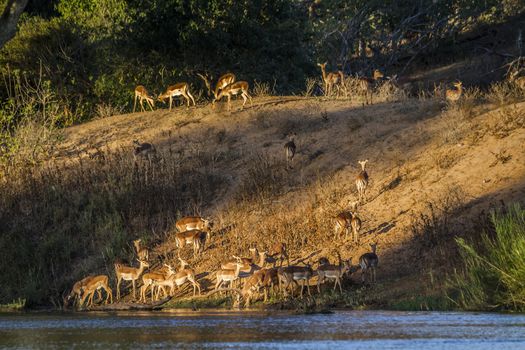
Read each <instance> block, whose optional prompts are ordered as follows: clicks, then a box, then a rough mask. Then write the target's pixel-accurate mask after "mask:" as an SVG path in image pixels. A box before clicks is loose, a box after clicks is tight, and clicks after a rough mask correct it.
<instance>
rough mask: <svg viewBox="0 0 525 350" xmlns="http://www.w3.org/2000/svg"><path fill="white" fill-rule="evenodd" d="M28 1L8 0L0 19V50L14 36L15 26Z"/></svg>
mask: <svg viewBox="0 0 525 350" xmlns="http://www.w3.org/2000/svg"><path fill="white" fill-rule="evenodd" d="M27 2H28V0H8V1H7V5H6V6H5V9H4V12H3V13H2V17H0V48H1V47H3V46H4V45H5V43H6V42H8V41H9V40H11V39H12V38H13V37H14V36H15V34H16V24H17V23H18V19H19V18H20V15H21V14H22V12H23V11H24V9H25V7H26V5H27Z"/></svg>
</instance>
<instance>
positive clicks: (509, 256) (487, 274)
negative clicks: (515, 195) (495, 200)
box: [450, 204, 525, 311]
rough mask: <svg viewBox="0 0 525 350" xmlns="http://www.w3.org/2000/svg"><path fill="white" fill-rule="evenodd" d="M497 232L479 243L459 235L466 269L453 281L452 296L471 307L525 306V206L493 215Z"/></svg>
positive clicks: (451, 283)
mask: <svg viewBox="0 0 525 350" xmlns="http://www.w3.org/2000/svg"><path fill="white" fill-rule="evenodd" d="M491 221H492V224H493V225H494V234H493V235H490V234H488V233H484V234H482V235H481V237H480V240H479V243H474V242H471V243H469V242H467V241H466V240H464V239H461V238H458V239H457V243H458V245H459V247H460V250H461V255H462V258H463V262H464V268H463V271H462V272H460V273H456V274H455V275H454V277H453V278H452V279H451V281H450V285H451V287H452V290H453V291H452V293H451V295H452V298H453V299H454V300H455V301H456V302H457V303H458V305H459V306H460V307H462V308H464V309H468V310H484V309H498V310H514V311H524V310H525V209H523V208H522V207H521V206H520V205H519V204H515V205H512V206H509V207H508V208H507V210H506V211H504V212H494V213H492V215H491Z"/></svg>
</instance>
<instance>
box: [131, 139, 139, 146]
mask: <svg viewBox="0 0 525 350" xmlns="http://www.w3.org/2000/svg"><path fill="white" fill-rule="evenodd" d="M132 142H133V146H137V147H139V146H140V142H139V140H133V141H132Z"/></svg>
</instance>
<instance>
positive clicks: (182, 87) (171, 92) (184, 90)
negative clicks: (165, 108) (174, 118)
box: [158, 83, 195, 111]
mask: <svg viewBox="0 0 525 350" xmlns="http://www.w3.org/2000/svg"><path fill="white" fill-rule="evenodd" d="M176 96H182V97H184V99H185V100H186V104H187V106H188V108H189V107H190V102H192V103H193V105H194V106H195V99H194V98H193V96H192V95H191V93H190V86H189V85H188V83H178V84H175V85H170V86H168V88H167V89H166V92H165V93H163V94H160V95H159V97H158V100H159V101H161V102H164V100H166V99H169V100H170V109H169V110H170V111H171V106H172V103H173V97H176Z"/></svg>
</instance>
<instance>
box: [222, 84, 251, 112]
mask: <svg viewBox="0 0 525 350" xmlns="http://www.w3.org/2000/svg"><path fill="white" fill-rule="evenodd" d="M248 89H249V84H248V82H246V81H237V82H235V83H231V84H229V85H227V86H225V87H224V88H223V89H221V90H220V92H219V93H218V94H217V95H216V96H215V98H214V99H213V101H212V106H214V105H215V102H216V101H220V100H221V99H222V98H223V97H225V96H226V97H227V99H228V110H230V109H231V98H232V96H233V95H239V94H240V95H241V97H242V99H243V100H244V102H243V104H242V107H241V108H244V105H245V104H246V101H248V99H249V100H250V104H251V105H253V102H252V97H251V96H250V94H249V93H248Z"/></svg>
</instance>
